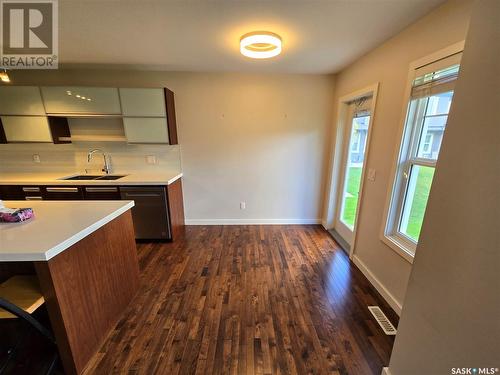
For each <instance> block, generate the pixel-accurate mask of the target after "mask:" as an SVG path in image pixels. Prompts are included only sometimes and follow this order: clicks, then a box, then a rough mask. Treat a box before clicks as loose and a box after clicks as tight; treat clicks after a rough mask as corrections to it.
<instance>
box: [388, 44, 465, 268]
mask: <svg viewBox="0 0 500 375" xmlns="http://www.w3.org/2000/svg"><path fill="white" fill-rule="evenodd" d="M464 45H465V41H461V42H458V43H455V44H453V45H451V46H449V47H446V48H443V49H441V50H439V51H436V52H434V53H432V54H430V55H428V56H425V57H423V58H421V59H418V60H416V61H413V62H412V63H410V67H409V71H408V79H407V84H406V89H405V95H404V98H405V103H404V105H403V109H402V114H401V120H400V122H399V129H398V133H397V138H396V139H398V140H402V141H401V142H399V147H397V148H396V150H395V153H394V157H393V160H394V161H393V165H392V170H391V176H392V181H391V184H389V187H388V189H387V197H386V203H385V209H384V217H383V220H382V227H381V230H380V240H381V241H382V242H383V243H385V244H386V245H387V246H389V248H391V249H392V250H394V251H395V252H396V253H397V254H398V255H400V256H401V257H402V258H403V259H405V260H407V261H408V262H409V263H410V264H413V259H414V257H415V250H416V246H415V243H414V242H412V241H411V240H409V239H406V238H404V236H403V235H395V234H393V233H387V227H388V225H387V224H388V223H389V221H391V222H393V221H394V215H396V214H397V213H398V212H399V210H398V208H395V207H393V204H392V202H393V197H395V196H397V195H398V194H402V192H401V190H404V189H401V186H402V185H403V184H400V183H399V181H400V180H399V178H400V173H398V172H399V171H400V168H399V163H400V160H405V159H406V158H405V157H404V155H402V153H404V152H405V151H406V150H408V149H409V147H408V142H410V139H411V138H412V137H410V136H405V125H406V122H407V115H408V110H409V104H410V101H411V100H410V99H411V89H412V84H413V80H414V78H415V77H414V75H415V70H416V69H418V68H419V67H421V66H424V65H427V64H430V63H432V62H434V61H438V60H441V59H444V58H446V57H447V56H450V55H454V54H456V53H460V52H462V51H463V49H464ZM403 137H404V139H403ZM420 161H422V162H423V163H425V162H427V163H428V162H429V161H428V160H426V159H423V160H422V159H420ZM432 164H433V165H435V163H434V162H432ZM395 201H397V202H401V201H402V200H401V199H396V200H395Z"/></svg>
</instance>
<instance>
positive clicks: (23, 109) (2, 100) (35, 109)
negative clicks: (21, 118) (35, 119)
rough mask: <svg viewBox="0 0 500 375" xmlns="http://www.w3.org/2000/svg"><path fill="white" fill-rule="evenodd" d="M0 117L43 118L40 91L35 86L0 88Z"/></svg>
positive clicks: (43, 111)
mask: <svg viewBox="0 0 500 375" xmlns="http://www.w3.org/2000/svg"><path fill="white" fill-rule="evenodd" d="M0 115H37V116H45V109H44V108H43V103H42V97H41V95H40V89H39V88H38V87H35V86H0Z"/></svg>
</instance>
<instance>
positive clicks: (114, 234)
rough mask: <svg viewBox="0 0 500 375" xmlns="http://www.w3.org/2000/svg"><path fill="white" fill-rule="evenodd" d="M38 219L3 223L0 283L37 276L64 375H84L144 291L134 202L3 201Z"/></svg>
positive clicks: (0, 226)
mask: <svg viewBox="0 0 500 375" xmlns="http://www.w3.org/2000/svg"><path fill="white" fill-rule="evenodd" d="M4 204H5V206H7V207H12V208H15V207H19V208H22V207H31V208H33V210H34V214H35V217H34V218H33V219H30V220H28V221H26V222H23V223H8V224H7V223H0V282H3V281H4V280H6V279H7V278H9V277H11V276H13V275H16V274H30V273H35V274H36V275H37V278H38V281H39V284H40V288H41V291H42V294H43V297H44V299H45V303H46V306H47V310H48V313H49V318H50V321H51V324H52V328H53V331H54V335H55V337H56V341H57V346H58V350H59V353H60V356H61V360H62V363H63V366H64V370H65V373H66V374H80V373H82V372H83V371H84V369H85V367H86V366H87V364H88V362H89V360H90V359H91V358H92V356H93V355H94V354H95V353H96V352H97V350H98V349H99V348H100V345H101V344H102V342H103V340H104V339H105V338H106V336H107V335H108V333H109V331H110V330H111V329H112V328H113V327H114V325H115V324H116V323H117V322H118V319H119V318H120V316H121V314H122V312H123V310H124V309H125V308H126V307H127V305H128V304H129V302H130V301H131V300H132V298H133V297H134V295H135V293H136V291H137V289H138V285H139V266H138V261H137V250H136V245H135V239H134V229H133V224H132V217H131V214H130V209H131V208H132V207H133V206H134V202H133V201H99V202H96V201H93V202H91V203H90V202H85V201H64V202H62V201H52V202H44V201H39V202H35V201H5V202H4Z"/></svg>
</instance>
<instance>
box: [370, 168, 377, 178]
mask: <svg viewBox="0 0 500 375" xmlns="http://www.w3.org/2000/svg"><path fill="white" fill-rule="evenodd" d="M376 175H377V171H376V170H375V169H373V168H370V169H368V179H369V180H370V181H375V177H376Z"/></svg>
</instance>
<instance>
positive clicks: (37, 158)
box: [33, 154, 40, 163]
mask: <svg viewBox="0 0 500 375" xmlns="http://www.w3.org/2000/svg"><path fill="white" fill-rule="evenodd" d="M33 163H40V155H38V154H33Z"/></svg>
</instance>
